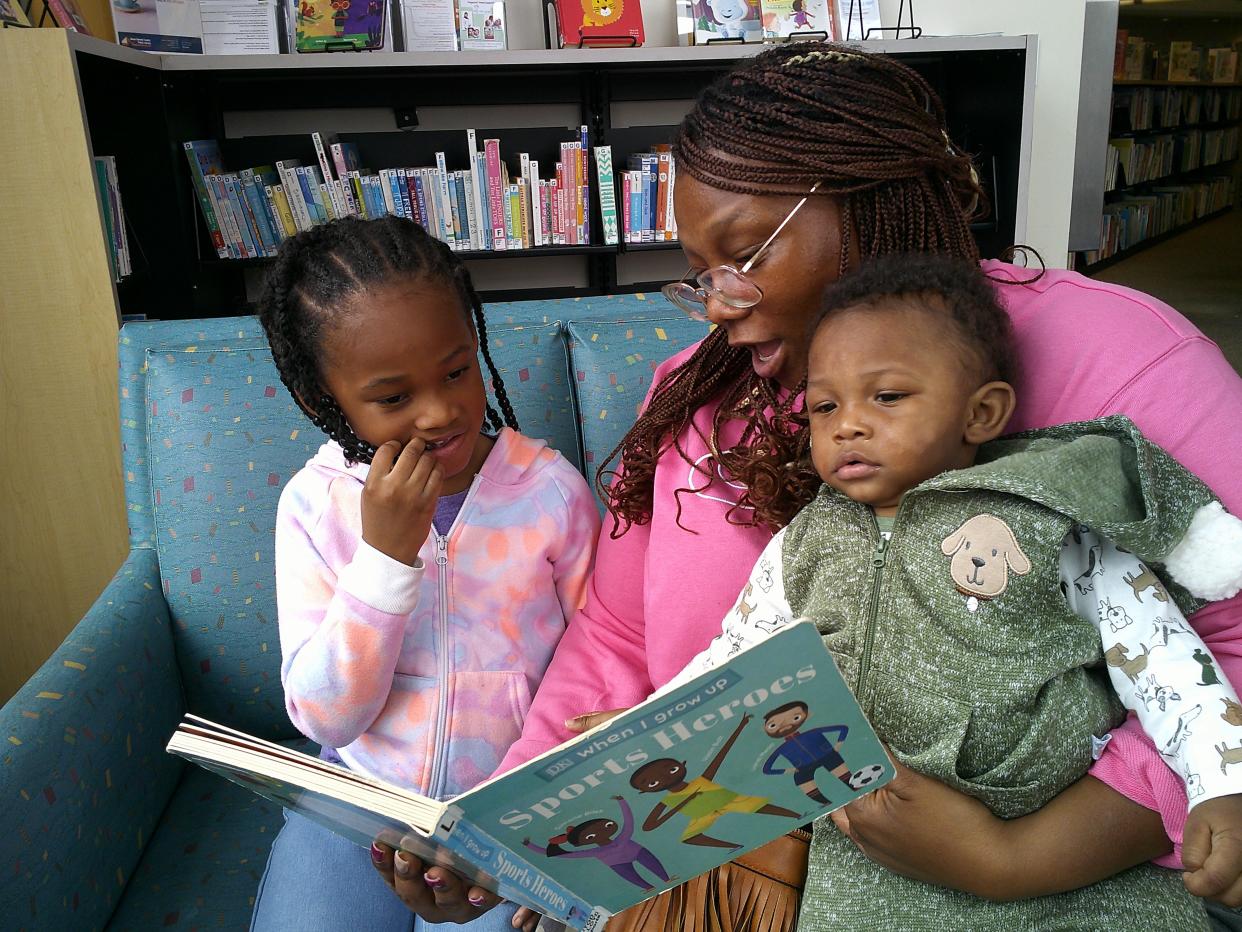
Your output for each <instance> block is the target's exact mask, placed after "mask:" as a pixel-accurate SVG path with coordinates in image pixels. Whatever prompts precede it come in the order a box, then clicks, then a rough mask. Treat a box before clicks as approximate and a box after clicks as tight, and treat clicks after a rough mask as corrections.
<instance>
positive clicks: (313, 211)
mask: <svg viewBox="0 0 1242 932" xmlns="http://www.w3.org/2000/svg"><path fill="white" fill-rule="evenodd" d="M306 172H307V169H306V166H304V165H299V166H298V167H297V168H295V169H294V170H293V174H294V175H295V176H296V177H297V181H298V191H299V192H300V195H301V198H302V206H303V207H305V208H306V219H307V221H308V223H309V224H310V226H312V227H313V226H316V225H318V224H320V223H322V222H323V221H322V220H321V219H320V217H319V205H318V204H317V203H316V201H315V195H314V194H312V193H311V189H310V179H309V178H307V177H306Z"/></svg>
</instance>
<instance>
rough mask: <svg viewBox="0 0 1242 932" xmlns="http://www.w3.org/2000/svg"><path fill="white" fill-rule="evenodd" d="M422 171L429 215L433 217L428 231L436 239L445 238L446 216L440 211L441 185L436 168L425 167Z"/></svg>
mask: <svg viewBox="0 0 1242 932" xmlns="http://www.w3.org/2000/svg"><path fill="white" fill-rule="evenodd" d="M420 172H421V174H422V176H423V191H424V192H425V193H426V197H427V210H428V211H429V213H428V216H429V217H430V218H431V225H430V226H429V227H428V228H427V232H429V233H430V234H431V235H432V236H434V237H435V238H436V239H438V240H443V239H444V218H443V216H442V215H441V213H440V206H441V205H440V185H439V183H438V182H437V180H436V170H435V169H434V168H423V169H420Z"/></svg>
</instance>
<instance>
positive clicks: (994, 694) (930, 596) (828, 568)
mask: <svg viewBox="0 0 1242 932" xmlns="http://www.w3.org/2000/svg"><path fill="white" fill-rule="evenodd" d="M1011 343H1012V337H1011V332H1010V324H1009V318H1008V316H1007V315H1006V314H1005V312H1004V311H1003V310H1002V309H1001V308H1000V307H999V306H998V304H997V302H996V297H995V293H994V291H993V288H992V286H991V283H990V282H988V281H987V280H986V279H985V278H984V277H983V275H982V273H981V272H980V271H979V269H978V268H977V267H976V266H974V265H972V264H969V263H965V262H962V261H960V260H955V259H945V258H937V257H930V256H894V257H885V258H881V259H875V260H872V261H871V262H870V263H869V264H867V265H865V266H864V267H863V268H862V269H861V270H860V271H859V272H858V273H857V274H855V275H854V276H851V277H850V278H849V279H846V280H844V281H842V282H840V283H839V284H838V285H836V286H835V287H834V288H833V289H831V290H830V292H829V293H828V295H827V297H826V299H825V303H824V305H823V308H822V311H821V313H820V315H819V316H818V318H817V320H816V321H815V323H814V325H813V339H812V342H811V348H810V357H809V363H808V368H809V372H808V379H807V388H806V410H807V412H808V417H809V419H810V437H811V458H812V460H813V462H814V465H815V470H816V472H818V473H819V475H820V477H821V478H822V479H823V480H824V485H823V486H822V488H821V490H820V492H819V494H818V496H817V497H816V498H815V500H814V501H812V502H811V503H810V504H809V505H807V507H806V508H804V509H803V510H802V511H801V512H800V513H799V514H798V515H797V516H796V517H795V518H794V520H793V521H792V522H791V523H790V525H789V526H788V527H786V528H785V529H784V530H782V531H781V532H779V533H778V534H777V535H776V536H775V537H774V538H773V540H772V542H771V544H770V545H769V546H768V547H767V548H766V549H765V551H764V552H763V554H762V555H761V556H760V558H759V560H758V562H757V564H756V566H755V568H754V570H753V572H752V573H751V576H750V580H749V582H748V584H747V585H746V587H745V589H744V591H743V593H742V595H741V597H740V599H739V600H738V603H737V606H736V607H735V608H734V609H733V610H732V611H731V612H730V613H729V614H728V616H726V618H725V619H724V622H723V630H722V633H721V635H720V636H718V637H717V638H716V639H715V640H714V641H713V642H712V643H711V645H709V646H708V648H706V649H705V650H704V651H703V652H702V653H701V654H699V655H698V656H697V657H696V658H695V659H694V660H692V661H691V663H690V664H689V665H687V667H686V669H685V670H684V671H683V672H682V674H680V675H679V676H678V677H677V678H676V679H675V680H674V681H673V683H671V684H669V685H668V686H666V687H664V689H665V690H667V689H669V688H671V687H672V686H674V685H677V684H679V683H682V682H685V680H686V679H688V678H689V677H690V676H693V675H696V674H698V673H700V672H702V671H703V670H704V669H707V668H710V667H711V666H713V665H715V664H716V663H717V662H719V661H720V660H722V659H724V658H725V657H727V656H729V655H730V654H732V653H734V652H736V651H738V650H741V649H742V648H743V647H745V646H747V645H748V644H751V643H754V642H755V641H758V640H760V639H762V638H764V637H767V636H768V635H770V634H771V633H772V632H773V631H774V630H776V629H777V628H779V627H781V626H783V625H785V624H787V623H789V621H790V620H791V619H794V618H798V617H806V618H811V619H814V620H815V622H816V623H817V625H818V626H819V629H820V631H821V632H822V634H823V636H824V640H825V642H826V644H827V645H828V647H829V648H830V649H831V650H832V652H833V654H834V656H835V658H836V660H837V663H838V665H839V666H840V668H841V672H842V673H843V675H844V676H845V678H846V681H847V682H849V683H850V684H851V686H852V687H853V689H854V692H855V694H856V696H857V698H858V700H859V702H860V703H861V705H862V707H863V710H864V712H866V713H867V715H868V717H869V718H870V720H871V722H872V724H873V725H874V726H875V728H876V730H877V732H878V733H879V735H880V737H881V738H882V739H883V740H884V741H886V742H888V744H889V746H890V749H891V751H892V752H893V755H894V756H895V757H896V758H897V759H899V760H900V761H902V762H903V763H905V764H906V765H908V766H910V767H911V768H913V769H915V770H918V771H920V772H922V773H925V774H928V775H929V776H932V777H935V778H936V779H938V780H941V781H943V782H945V783H947V784H949V785H951V786H954V787H956V788H958V789H960V790H962V791H964V792H966V793H969V794H971V795H973V796H975V797H977V798H978V799H980V800H981V801H983V802H984V803H985V804H987V805H988V806H989V807H990V808H991V809H992V811H993V812H995V813H996V814H997V815H999V816H1001V817H1003V818H1014V817H1017V816H1021V815H1024V814H1026V813H1029V812H1031V811H1034V810H1035V809H1038V808H1040V807H1041V806H1043V805H1044V804H1045V803H1046V802H1048V800H1050V799H1051V798H1052V797H1054V796H1055V795H1057V793H1059V792H1060V791H1061V790H1062V789H1064V788H1065V787H1066V786H1067V785H1069V784H1070V783H1072V782H1074V781H1075V780H1077V779H1078V778H1079V777H1081V776H1082V775H1083V774H1084V773H1085V772H1086V771H1087V768H1088V767H1089V765H1090V763H1091V760H1092V754H1093V742H1094V743H1096V744H1099V743H1100V742H1102V741H1105V740H1107V739H1106V738H1105V737H1104V736H1105V735H1106V734H1107V732H1108V731H1109V729H1110V728H1112V727H1113V726H1115V725H1116V724H1117V723H1118V722H1119V721H1120V720H1121V718H1122V717H1123V716H1124V712H1123V710H1122V708H1121V706H1120V704H1119V703H1118V698H1120V700H1121V703H1124V705H1125V707H1127V708H1129V709H1132V710H1134V711H1135V712H1136V713H1137V714H1138V716H1139V719H1140V720H1141V722H1142V724H1143V726H1144V728H1145V730H1146V731H1147V733H1148V734H1149V735H1150V736H1151V738H1152V740H1153V741H1154V742H1155V743H1156V746H1157V748H1159V749H1160V751H1161V754H1162V755H1163V756H1164V758H1165V760H1166V761H1167V762H1168V764H1169V765H1170V766H1171V767H1172V768H1174V770H1175V771H1176V772H1177V773H1179V774H1180V775H1181V776H1182V778H1183V780H1184V782H1185V784H1186V787H1187V794H1188V797H1189V801H1190V805H1191V806H1192V809H1191V812H1190V817H1189V819H1188V821H1187V834H1189V833H1190V832H1191V831H1192V830H1193V829H1192V824H1193V823H1194V822H1196V821H1199V820H1202V824H1204V825H1206V827H1207V829H1208V830H1209V832H1210V833H1211V835H1212V837H1213V840H1214V843H1215V842H1216V841H1217V840H1218V839H1219V838H1220V834H1221V833H1222V832H1226V831H1230V830H1233V829H1235V828H1236V827H1242V797H1238V796H1235V795H1234V794H1237V793H1238V792H1239V791H1240V790H1242V780H1239V779H1238V778H1237V777H1235V776H1234V775H1233V773H1231V772H1230V771H1229V769H1228V768H1229V765H1230V763H1231V762H1233V761H1234V760H1242V751H1239V752H1238V753H1237V754H1235V755H1231V754H1230V753H1229V752H1230V751H1232V750H1233V749H1234V748H1235V747H1237V746H1238V745H1239V744H1240V743H1242V742H1240V740H1239V739H1240V738H1242V734H1239V735H1237V736H1234V735H1232V734H1231V732H1232V731H1233V729H1234V728H1235V727H1236V726H1233V725H1231V724H1230V723H1229V720H1228V719H1227V718H1224V717H1223V716H1221V715H1220V714H1219V713H1220V712H1221V710H1222V708H1224V709H1225V710H1230V709H1232V708H1234V705H1233V704H1234V703H1236V701H1237V697H1236V695H1235V693H1234V692H1233V690H1232V688H1231V687H1230V686H1229V684H1228V683H1227V682H1224V681H1223V680H1222V678H1221V677H1220V676H1219V675H1218V673H1217V671H1216V668H1215V665H1214V660H1213V658H1212V655H1211V653H1210V652H1209V651H1208V649H1207V647H1206V646H1205V645H1204V644H1203V642H1202V641H1201V640H1200V639H1199V638H1198V636H1197V635H1196V634H1195V633H1194V631H1193V630H1192V629H1191V628H1190V626H1189V625H1188V624H1187V622H1186V621H1185V618H1184V615H1183V611H1184V612H1186V613H1187V614H1189V613H1190V612H1192V611H1194V610H1195V609H1197V608H1198V607H1199V606H1200V605H1201V604H1202V602H1201V601H1199V599H1200V598H1216V599H1219V598H1227V597H1229V596H1232V595H1233V594H1234V593H1236V592H1237V591H1238V587H1239V584H1240V582H1242V569H1240V568H1239V557H1240V556H1242V555H1240V554H1239V553H1238V551H1237V541H1238V540H1240V539H1242V531H1240V530H1239V526H1240V525H1239V522H1238V521H1237V519H1235V518H1233V517H1232V516H1230V515H1228V514H1226V513H1224V511H1223V509H1222V508H1221V506H1220V504H1219V503H1218V502H1215V501H1214V500H1213V496H1212V494H1211V492H1210V491H1209V490H1208V489H1207V488H1206V487H1205V486H1204V485H1203V484H1202V483H1201V482H1199V480H1198V479H1196V478H1195V477H1194V476H1192V475H1190V474H1189V473H1188V472H1187V471H1186V470H1184V469H1183V468H1182V467H1181V466H1180V465H1178V464H1177V463H1176V462H1175V461H1174V460H1173V459H1172V458H1171V457H1169V456H1168V455H1167V454H1165V453H1164V452H1163V451H1162V450H1160V449H1159V448H1158V447H1156V446H1154V445H1153V444H1151V443H1149V442H1148V441H1146V440H1145V439H1144V438H1143V437H1142V436H1141V434H1140V433H1139V432H1138V430H1137V429H1136V428H1135V427H1134V425H1133V424H1131V423H1130V422H1129V420H1128V419H1126V418H1124V417H1110V418H1105V419H1103V420H1099V421H1092V422H1086V423H1080V424H1069V425H1062V426H1060V427H1053V428H1048V429H1044V430H1038V431H1030V432H1027V433H1024V434H1018V435H1013V436H1011V437H1007V438H1005V439H1003V440H997V439H996V438H998V437H999V436H1000V435H1001V434H1002V432H1003V431H1004V429H1005V425H1006V424H1007V422H1008V421H1009V418H1010V416H1011V414H1012V413H1013V410H1014V406H1015V392H1014V389H1013V386H1012V385H1011V384H1010V382H1009V378H1010V377H1011V370H1012V366H1013V359H1014V353H1013V350H1012V347H1011ZM1188 531H1190V532H1192V533H1189V534H1188ZM1226 541H1232V542H1233V543H1232V544H1231V545H1228V546H1231V547H1232V550H1226V549H1224V548H1225V547H1226V546H1227V545H1226V544H1225V542H1226ZM1222 554H1224V556H1225V559H1222V558H1221V555H1222ZM1144 560H1148V561H1151V563H1152V566H1150V567H1149V565H1148V564H1147V563H1145V562H1143V561H1144ZM1179 609H1180V610H1179ZM1105 670H1107V673H1105V672H1104V671H1105ZM1110 679H1111V684H1112V689H1110V688H1109V680H1110ZM662 691H663V690H662ZM1222 703H1223V705H1222ZM1239 720H1240V721H1242V719H1239ZM796 724H798V725H800V722H799V723H796ZM796 731H797V728H796V727H795V732H796ZM1222 748H1224V750H1221V749H1222ZM769 763H771V762H769ZM837 769H838V770H840V769H841V768H837ZM814 771H815V768H813V767H810V768H803V769H802V770H801V771H799V773H797V774H795V779H796V780H798V781H800V782H799V787H800V789H802V791H803V792H804V793H806V794H807V795H808V796H810V797H811V798H813V799H814V798H819V797H822V796H825V795H826V796H829V797H831V796H832V789H831V786H830V784H831V783H833V782H835V781H833V780H831V779H830V780H828V784H829V785H822V784H817V783H816V781H815V779H814ZM836 776H837V777H838V778H841V777H843V776H844V772H843V773H840V774H836ZM1238 867H1239V869H1242V865H1238ZM1060 901H1063V902H1060ZM1122 901H1124V902H1125V903H1126V904H1127V906H1129V907H1133V906H1136V905H1138V901H1142V902H1143V905H1142V907H1141V908H1142V909H1143V910H1145V912H1144V915H1147V916H1148V917H1149V918H1150V919H1151V921H1152V923H1153V924H1154V925H1153V927H1157V926H1158V927H1166V925H1167V927H1170V928H1173V927H1179V928H1187V927H1190V925H1192V924H1194V922H1196V921H1197V919H1196V918H1194V917H1195V916H1196V912H1195V911H1196V910H1197V909H1198V904H1197V903H1195V902H1193V901H1191V900H1190V899H1189V897H1188V895H1187V894H1185V893H1184V891H1183V890H1182V889H1181V883H1180V878H1178V877H1177V875H1176V874H1175V873H1174V872H1171V871H1160V870H1159V869H1158V868H1154V867H1150V866H1144V867H1143V868H1135V869H1133V870H1131V871H1127V872H1125V873H1123V874H1121V875H1118V877H1116V878H1112V879H1111V880H1108V881H1104V882H1102V883H1099V884H1094V885H1092V886H1091V887H1087V888H1085V889H1083V890H1078V891H1071V892H1070V893H1066V894H1060V895H1058V896H1055V897H1041V898H1039V899H1038V900H1031V901H1026V903H1027V904H1030V905H1029V906H1024V905H1023V904H1022V903H1005V904H997V903H988V902H986V901H983V900H978V899H977V898H974V897H970V896H969V895H967V894H962V893H958V892H956V891H950V890H946V889H944V888H939V887H931V886H929V885H926V884H921V883H919V882H917V881H912V880H909V879H907V878H904V877H899V876H898V875H896V874H892V873H890V872H888V871H886V870H885V869H884V868H882V867H880V866H878V865H876V864H873V863H872V862H870V861H868V860H867V859H866V858H864V857H863V856H862V855H861V854H859V853H858V852H857V851H856V850H855V849H854V848H853V846H852V844H850V843H849V842H848V841H847V840H845V839H844V838H843V836H841V835H840V834H839V833H837V832H835V831H834V830H833V829H832V828H831V826H829V825H828V823H827V822H824V823H821V824H820V825H818V826H817V827H816V832H815V841H814V843H813V847H812V853H811V859H810V866H809V874H808V880H807V895H806V896H805V897H804V900H803V911H804V924H805V923H808V922H809V923H810V924H811V926H810V927H813V928H831V927H836V926H837V925H839V924H841V923H844V924H845V925H846V926H847V927H854V928H872V927H875V928H878V927H880V926H879V923H881V922H883V923H884V924H885V925H886V926H887V927H900V926H901V924H902V922H901V920H900V917H898V916H895V915H894V914H893V913H892V910H893V909H894V908H896V907H895V906H894V904H896V903H900V904H902V905H901V911H902V914H903V915H905V914H906V912H907V911H908V913H909V915H910V916H911V917H916V916H920V915H921V916H924V917H926V916H927V915H932V914H935V915H939V916H946V915H950V916H956V917H957V919H958V920H960V921H961V922H965V923H966V924H967V925H971V924H972V923H974V922H976V921H984V919H985V917H989V918H988V919H987V921H988V924H991V923H994V922H996V921H1001V925H1000V926H998V927H1004V926H1005V924H1006V923H1012V922H1019V923H1021V922H1026V921H1036V917H1035V915H1034V913H1031V912H1029V910H1036V911H1038V913H1039V916H1040V917H1041V918H1039V919H1038V922H1045V923H1046V922H1052V924H1054V925H1055V924H1057V923H1058V922H1062V921H1064V922H1065V923H1068V924H1066V925H1064V926H1061V925H1058V927H1065V928H1077V927H1078V926H1079V924H1081V926H1082V927H1083V928H1092V927H1096V926H1098V924H1099V921H1100V920H1101V918H1103V917H1105V916H1108V915H1113V916H1116V915H1118V914H1117V913H1116V912H1114V911H1113V905H1115V904H1116V903H1119V902H1122ZM1058 902H1060V905H1059V906H1058ZM1001 907H1004V908H1005V909H1007V910H1009V911H1010V912H1012V913H1013V915H1012V916H1009V915H1008V913H1007V914H1006V916H1007V918H1005V919H1002V918H1001V917H1000V916H998V915H997V913H996V910H998V909H1000V908H1001ZM1024 909H1026V910H1028V912H1023V910H1024ZM1049 910H1051V912H1050V911H1049ZM1053 916H1055V917H1058V918H1056V919H1051V918H1050V917H1053ZM912 921H913V920H912ZM959 927H960V926H959ZM971 927H974V926H973V925H972V926H971Z"/></svg>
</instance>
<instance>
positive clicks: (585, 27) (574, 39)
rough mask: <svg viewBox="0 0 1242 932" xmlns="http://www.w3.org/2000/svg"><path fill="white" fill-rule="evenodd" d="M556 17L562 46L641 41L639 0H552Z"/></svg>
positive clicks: (622, 43) (598, 45)
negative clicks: (553, 0)
mask: <svg viewBox="0 0 1242 932" xmlns="http://www.w3.org/2000/svg"><path fill="white" fill-rule="evenodd" d="M556 18H557V20H558V22H559V23H560V31H561V35H560V39H561V45H562V46H567V45H577V46H594V47H602V46H631V45H642V44H643V38H644V36H643V11H642V7H641V6H640V5H639V0H556Z"/></svg>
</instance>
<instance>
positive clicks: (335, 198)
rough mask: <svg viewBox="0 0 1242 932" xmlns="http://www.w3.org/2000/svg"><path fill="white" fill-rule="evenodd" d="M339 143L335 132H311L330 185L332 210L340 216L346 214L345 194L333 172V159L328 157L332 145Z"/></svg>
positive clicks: (322, 169)
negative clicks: (325, 133) (326, 133)
mask: <svg viewBox="0 0 1242 932" xmlns="http://www.w3.org/2000/svg"><path fill="white" fill-rule="evenodd" d="M336 143H337V138H336V134H335V133H331V134H328V135H326V136H325V135H324V134H323V133H311V144H312V145H314V147H315V157H316V158H318V159H319V171H320V173H321V174H322V175H323V180H324V182H325V183H326V184H327V185H328V194H329V197H330V198H331V200H332V211H333V213H334V214H335V215H336V216H338V217H344V216H346V210H345V195H344V193H343V192H342V191H341V185H340V183H339V182H338V181H337V180H336V178H335V177H334V176H333V174H332V160H331V159H330V158H329V157H328V155H329V153H330V152H331V150H332V146H333V145H334V144H336Z"/></svg>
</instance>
